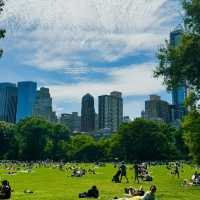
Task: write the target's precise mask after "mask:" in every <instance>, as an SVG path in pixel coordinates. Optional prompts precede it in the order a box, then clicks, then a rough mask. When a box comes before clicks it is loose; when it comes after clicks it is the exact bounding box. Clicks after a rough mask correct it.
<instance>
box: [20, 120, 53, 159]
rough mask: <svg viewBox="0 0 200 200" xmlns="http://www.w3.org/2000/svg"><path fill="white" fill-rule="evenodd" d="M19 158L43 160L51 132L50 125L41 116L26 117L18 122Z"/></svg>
mask: <svg viewBox="0 0 200 200" xmlns="http://www.w3.org/2000/svg"><path fill="white" fill-rule="evenodd" d="M17 127H18V140H19V144H20V149H19V158H20V159H22V160H43V159H45V158H47V157H46V155H45V153H46V146H47V144H49V143H48V142H49V138H50V135H51V132H52V125H51V124H50V123H49V122H47V121H46V120H44V119H41V118H27V119H25V120H22V121H20V122H19V123H18V125H17Z"/></svg>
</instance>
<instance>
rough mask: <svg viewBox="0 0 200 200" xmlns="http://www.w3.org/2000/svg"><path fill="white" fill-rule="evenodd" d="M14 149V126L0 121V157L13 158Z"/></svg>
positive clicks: (15, 142) (15, 143) (15, 145)
mask: <svg viewBox="0 0 200 200" xmlns="http://www.w3.org/2000/svg"><path fill="white" fill-rule="evenodd" d="M16 149H17V141H16V126H15V125H13V124H9V123H6V122H0V159H14V158H15V157H16Z"/></svg>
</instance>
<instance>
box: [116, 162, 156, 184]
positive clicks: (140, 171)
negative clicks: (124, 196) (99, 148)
mask: <svg viewBox="0 0 200 200" xmlns="http://www.w3.org/2000/svg"><path fill="white" fill-rule="evenodd" d="M133 170H134V179H135V181H137V182H138V183H139V179H141V180H143V181H152V180H153V178H152V176H150V174H149V173H148V169H147V165H146V164H144V163H143V164H140V165H138V164H134V165H133ZM123 177H124V178H125V179H126V182H127V183H128V182H129V181H128V177H127V167H126V165H125V163H124V162H122V163H121V164H120V165H119V167H118V171H117V172H116V174H115V175H114V176H113V178H112V181H113V182H115V183H120V182H121V181H122V178H123Z"/></svg>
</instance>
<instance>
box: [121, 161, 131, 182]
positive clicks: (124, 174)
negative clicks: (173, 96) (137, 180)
mask: <svg viewBox="0 0 200 200" xmlns="http://www.w3.org/2000/svg"><path fill="white" fill-rule="evenodd" d="M119 169H120V171H121V177H120V182H121V181H122V177H123V176H124V177H125V178H126V182H127V183H128V182H129V181H128V178H127V176H126V165H125V163H124V162H122V163H121V165H120V167H119Z"/></svg>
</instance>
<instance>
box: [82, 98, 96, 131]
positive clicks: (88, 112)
mask: <svg viewBox="0 0 200 200" xmlns="http://www.w3.org/2000/svg"><path fill="white" fill-rule="evenodd" d="M94 130H95V108H94V97H93V96H92V95H90V94H86V95H85V96H83V98H82V105H81V131H82V132H93V131H94Z"/></svg>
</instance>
